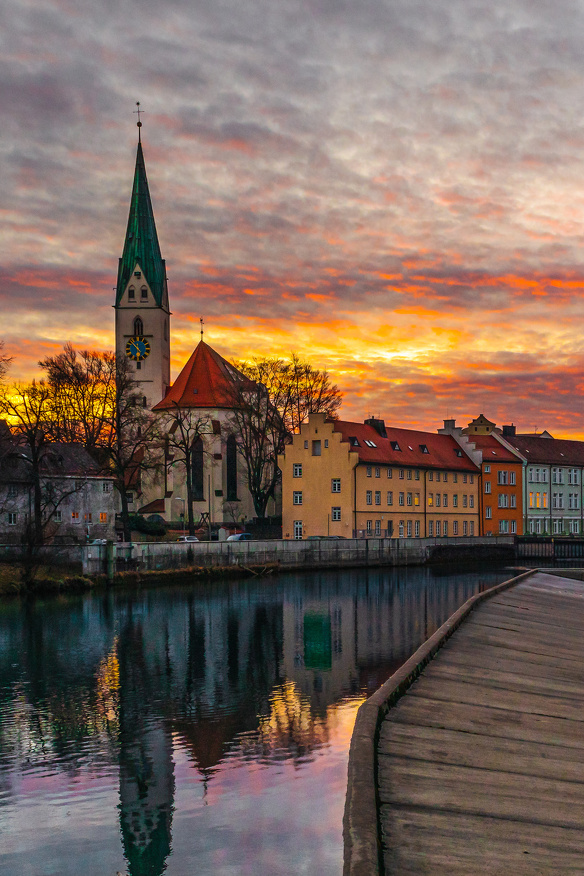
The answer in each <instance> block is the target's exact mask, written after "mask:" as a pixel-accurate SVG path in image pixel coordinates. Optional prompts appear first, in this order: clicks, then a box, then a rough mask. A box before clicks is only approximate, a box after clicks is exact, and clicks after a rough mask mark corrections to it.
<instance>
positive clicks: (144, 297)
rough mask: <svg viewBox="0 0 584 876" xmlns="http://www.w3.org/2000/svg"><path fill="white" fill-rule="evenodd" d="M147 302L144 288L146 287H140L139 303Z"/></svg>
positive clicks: (146, 293) (146, 291)
mask: <svg viewBox="0 0 584 876" xmlns="http://www.w3.org/2000/svg"><path fill="white" fill-rule="evenodd" d="M147 300H148V289H147V288H146V286H142V287H141V288H140V301H147Z"/></svg>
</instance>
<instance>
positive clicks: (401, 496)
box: [399, 493, 405, 505]
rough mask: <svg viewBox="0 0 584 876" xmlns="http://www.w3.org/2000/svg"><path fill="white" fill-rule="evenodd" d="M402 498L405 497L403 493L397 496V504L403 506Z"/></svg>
mask: <svg viewBox="0 0 584 876" xmlns="http://www.w3.org/2000/svg"><path fill="white" fill-rule="evenodd" d="M404 498H405V497H404V494H403V493H400V494H399V504H400V505H403V504H404Z"/></svg>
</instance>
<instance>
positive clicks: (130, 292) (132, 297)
mask: <svg viewBox="0 0 584 876" xmlns="http://www.w3.org/2000/svg"><path fill="white" fill-rule="evenodd" d="M135 300H136V290H135V289H134V287H133V286H130V288H129V289H128V301H135Z"/></svg>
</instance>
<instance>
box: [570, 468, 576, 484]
mask: <svg viewBox="0 0 584 876" xmlns="http://www.w3.org/2000/svg"><path fill="white" fill-rule="evenodd" d="M568 483H569V484H577V483H578V469H577V468H571V469H570V470H569V472H568Z"/></svg>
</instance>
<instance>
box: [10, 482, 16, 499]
mask: <svg viewBox="0 0 584 876" xmlns="http://www.w3.org/2000/svg"><path fill="white" fill-rule="evenodd" d="M17 496H18V487H17V486H16V484H9V485H8V498H9V499H15V498H16V497H17Z"/></svg>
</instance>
